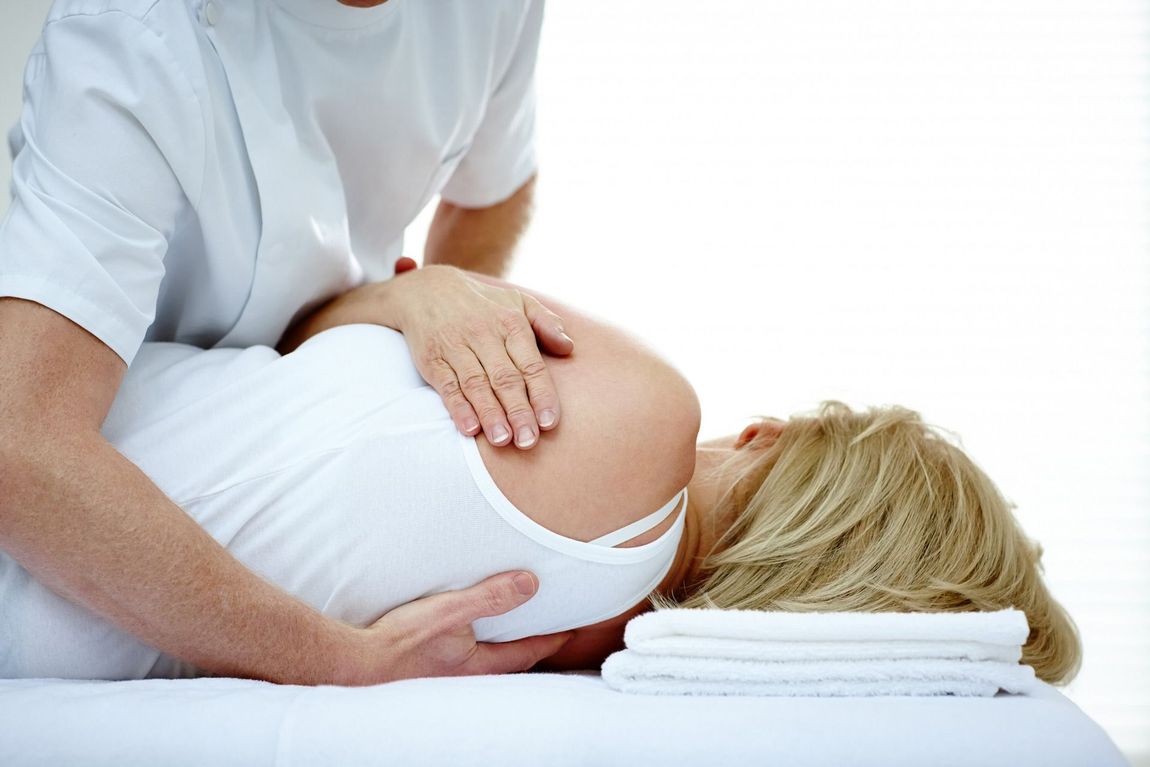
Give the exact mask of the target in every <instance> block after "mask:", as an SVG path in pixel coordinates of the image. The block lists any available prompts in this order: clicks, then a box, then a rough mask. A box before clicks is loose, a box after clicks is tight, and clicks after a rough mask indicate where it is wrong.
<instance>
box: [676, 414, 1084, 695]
mask: <svg viewBox="0 0 1150 767" xmlns="http://www.w3.org/2000/svg"><path fill="white" fill-rule="evenodd" d="M767 442H768V439H767V438H766V437H765V436H764V434H762V433H760V435H759V436H758V437H756V438H755V439H754V440H752V442H751V445H750V446H751V447H752V448H753V447H755V446H756V443H759V447H760V448H761V449H758V450H739V451H737V452H736V454H735V456H734V457H733V458H732V459H731V460H730V462H728V463H727V464H724V465H723V466H722V467H720V468H719V471H720V472H725V473H727V474H729V475H732V476H734V477H735V479H734V481H733V482H732V483H731V486H730V489H729V490H728V491H727V492H726V493H725V494H724V495H723V496H722V497H721V498H720V500H719V501H718V505H719V508H717V509H716V510H715V512H716V514H718V515H720V516H719V517H718V518H720V519H724V518H733V519H734V524H733V525H732V526H731V528H730V530H729V531H728V532H727V533H726V535H724V536H723V538H722V539H720V541H719V543H718V545H716V547H715V550H714V551H713V552H712V553H711V554H710V555H709V556H708V557H706V559H705V560H704V562H703V570H702V575H701V577H700V579H699V581H697V582H696V583H695V584H692V585H688V586H687V589H686V594H685V595H684V594H678V595H676V596H679V597H681V598H680V599H677V600H669V599H666V598H657V599H656V603H657V606H660V607H667V606H681V607H724V608H734V609H761V610H787V611H863V612H882V611H887V612H889V611H894V612H923V611H925V612H940V611H948V612H956V611H969V610H998V609H1003V608H1007V607H1015V608H1017V609H1019V610H1022V611H1024V612H1025V613H1026V618H1027V620H1028V621H1029V623H1030V636H1029V637H1028V639H1027V641H1026V644H1025V646H1024V647H1023V657H1022V660H1023V662H1024V663H1027V664H1030V665H1031V666H1033V667H1034V670H1035V672H1036V673H1037V675H1038V676H1039V677H1040V678H1042V679H1044V680H1046V681H1049V682H1067V681H1069V680H1070V679H1071V678H1072V677H1073V676H1074V675H1075V673H1077V671H1078V666H1079V662H1080V657H1081V649H1080V646H1079V640H1078V634H1077V631H1076V630H1075V627H1074V624H1073V622H1072V621H1071V620H1070V617H1069V616H1068V615H1067V614H1066V612H1065V610H1063V608H1062V606H1061V605H1059V604H1058V602H1056V601H1055V600H1054V598H1053V597H1052V596H1051V595H1050V593H1049V592H1048V591H1047V589H1046V586H1045V585H1044V584H1043V582H1042V578H1041V565H1040V562H1039V560H1040V557H1041V549H1040V547H1039V546H1038V545H1037V544H1035V543H1033V542H1031V541H1030V540H1028V539H1027V538H1026V536H1025V535H1024V534H1023V532H1022V530H1021V528H1020V527H1019V526H1018V523H1017V522H1016V521H1015V519H1014V516H1013V515H1012V514H1011V512H1010V509H1011V506H1010V505H1009V504H1008V503H1007V502H1006V500H1005V499H1004V498H1003V497H1002V495H1001V494H1000V493H999V491H998V489H997V488H996V487H995V486H994V484H993V483H992V482H991V481H990V479H989V478H988V477H987V476H986V475H985V474H984V473H983V472H982V471H981V470H980V469H979V468H978V467H977V466H975V465H974V463H973V462H972V461H971V460H970V459H969V458H968V457H967V456H966V455H965V454H964V453H963V452H962V451H961V450H959V449H958V448H957V447H955V446H954V445H952V444H951V443H950V442H948V441H947V440H946V439H944V438H943V437H942V436H940V434H939V433H938V432H936V431H935V430H933V429H931V428H930V427H928V426H927V425H926V424H925V423H923V421H922V419H921V418H920V417H919V415H918V414H917V413H914V412H912V411H910V410H906V409H904V408H900V407H888V408H873V409H871V410H868V411H866V412H855V411H852V410H851V409H850V408H849V407H847V406H846V405H844V404H842V403H839V402H825V403H823V405H822V406H821V408H820V409H819V411H818V412H817V413H816V414H814V415H813V416H807V417H796V418H793V419H791V420H790V421H789V422H787V424H786V426H785V427H784V428H783V429H782V431H781V433H780V434H779V436H778V439H777V441H776V442H775V443H774V444H773V445H768V444H767ZM748 456H750V457H748ZM726 515H730V516H726Z"/></svg>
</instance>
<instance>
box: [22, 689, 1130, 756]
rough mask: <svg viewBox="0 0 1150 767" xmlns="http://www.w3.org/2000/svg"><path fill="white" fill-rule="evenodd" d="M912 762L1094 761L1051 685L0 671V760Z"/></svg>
mask: <svg viewBox="0 0 1150 767" xmlns="http://www.w3.org/2000/svg"><path fill="white" fill-rule="evenodd" d="M80 763H82V764H85V765H116V767H125V766H127V765H135V764H140V765H145V764H147V765H153V764H164V765H168V766H169V767H179V765H202V764H211V765H214V766H217V767H226V765H243V766H244V767H259V766H260V765H269V766H271V765H275V766H276V767H297V766H298V767H305V766H310V765H315V764H353V763H354V764H360V765H381V766H384V765H386V767H394V765H400V764H401V765H405V766H407V765H410V766H412V767H419V765H440V764H500V765H504V766H506V767H516V766H517V765H524V766H526V765H530V766H531V767H535V766H536V765H540V764H546V765H554V766H555V767H562V766H563V765H584V764H595V765H626V766H627V767H636V766H637V765H645V764H657V765H660V767H668V766H669V765H689V766H690V767H698V766H699V765H701V764H725V763H731V764H736V763H747V764H750V763H755V764H787V765H793V766H794V767H816V766H822V765H843V764H850V765H857V766H858V767H866V766H868V765H876V767H877V766H879V765H881V766H882V767H899V766H900V765H914V766H915V767H918V766H919V765H924V764H929V765H934V766H936V767H945V766H946V765H971V764H977V765H981V766H982V767H996V766H997V765H1003V766H1004V767H1005V766H1006V765H1009V766H1010V767H1020V766H1022V765H1036V766H1037V765H1041V766H1042V767H1059V766H1060V765H1066V766H1067V767H1070V766H1071V765H1073V766H1074V767H1079V766H1080V765H1087V764H1088V765H1092V767H1111V766H1115V767H1117V766H1118V765H1123V764H1125V762H1124V760H1123V759H1122V757H1121V756H1120V755H1119V754H1118V752H1117V750H1116V749H1115V747H1114V745H1113V744H1112V743H1111V741H1110V740H1109V739H1108V738H1107V736H1106V735H1105V734H1104V733H1103V731H1102V730H1101V728H1099V727H1098V725H1097V724H1095V723H1094V722H1093V721H1091V720H1090V719H1089V718H1088V717H1087V716H1086V715H1085V714H1083V713H1082V712H1081V711H1080V710H1079V709H1078V708H1077V707H1076V706H1075V705H1074V704H1073V703H1071V702H1070V701H1069V700H1067V699H1066V698H1064V697H1063V696H1062V695H1060V694H1059V693H1058V692H1057V691H1056V690H1054V689H1053V688H1051V687H1049V686H1046V685H1042V686H1041V687H1040V688H1038V689H1037V690H1036V692H1035V693H1034V694H1032V695H1025V696H998V697H995V698H930V699H923V698H866V699H857V698H808V699H795V698H717V697H649V696H642V695H623V694H620V693H616V692H613V691H611V690H610V689H608V688H607V687H606V685H605V684H604V683H603V681H602V680H601V679H600V678H599V677H598V676H597V675H554V674H526V675H516V676H502V677H472V678H461V679H420V680H412V681H406V682H397V683H395V684H391V685H382V686H378V687H370V688H334V687H320V688H302V687H278V686H275V685H270V684H266V683H262V682H250V681H243V680H236V679H191V680H145V681H135V682H72V681H60V680H13V681H0V764H3V765H5V767H22V766H23V765H41V764H80Z"/></svg>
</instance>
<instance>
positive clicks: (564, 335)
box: [559, 330, 575, 345]
mask: <svg viewBox="0 0 1150 767" xmlns="http://www.w3.org/2000/svg"><path fill="white" fill-rule="evenodd" d="M559 335H561V336H563V337H564V338H566V339H567V340H568V341H570V342H571V344H572V345H574V343H575V342H574V341H572V340H571V336H569V335H567V334H566V333H564V332H563V331H562V330H560V331H559Z"/></svg>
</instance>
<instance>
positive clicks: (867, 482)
mask: <svg viewBox="0 0 1150 767" xmlns="http://www.w3.org/2000/svg"><path fill="white" fill-rule="evenodd" d="M429 268H431V269H434V268H440V267H429ZM405 279H408V277H407V276H406V275H400V276H398V277H397V278H396V280H397V281H402V280H405ZM524 292H525V293H526V291H524ZM539 298H540V299H541V300H542V301H543V302H544V304H546V305H547V306H549V307H550V308H552V309H553V310H555V311H556V312H559V313H560V314H561V315H562V316H563V317H564V319H565V322H566V329H567V331H568V333H569V334H570V335H571V336H572V337H574V338H576V339H577V340H578V347H577V351H576V353H574V354H572V355H571V356H570V357H566V358H554V359H552V360H550V362H549V365H548V367H549V369H550V371H551V375H552V377H553V379H554V382H555V386H556V387H557V390H558V394H559V396H560V398H561V400H562V402H563V407H564V415H563V424H562V426H561V427H560V428H558V429H556V430H554V431H551V432H547V433H546V434H544V436H543V438H542V440H541V441H540V443H539V444H538V445H537V446H536V447H535V448H534V449H532V450H531V451H509V450H506V449H502V450H501V449H498V448H495V447H493V446H492V445H490V444H489V443H488V441H487V440H486V439H484V438H483V437H474V438H473V437H467V436H463V435H462V434H460V433H459V431H458V430H457V429H456V427H455V426H454V425H453V423H452V420H451V418H450V417H449V415H448V412H447V410H446V409H445V407H444V405H443V403H442V401H441V399H440V397H439V395H438V394H437V393H436V392H435V391H434V390H432V389H431V388H430V387H428V386H427V384H426V383H425V382H424V381H423V380H422V379H421V378H420V375H419V373H418V372H417V371H416V368H415V366H414V365H413V363H412V359H411V356H410V352H409V351H408V347H407V345H406V344H405V343H404V339H403V337H402V336H401V335H400V334H399V333H397V332H395V331H393V330H389V329H387V328H384V327H379V326H375V325H363V324H343V325H340V326H337V327H334V328H330V329H328V326H329V325H331V324H333V323H336V322H340V323H354V322H355V316H354V311H353V310H349V308H348V306H347V305H346V304H344V305H342V306H329V307H327V308H325V309H321V310H320V312H319V313H318V314H317V315H315V316H313V317H312V318H310V319H309V320H308V321H305V322H303V323H300V324H298V325H297V326H296V327H297V331H296V333H295V334H294V337H292V338H289V339H286V341H287V344H286V346H295V345H297V344H298V348H295V349H294V350H293V351H290V353H287V354H284V355H282V356H281V355H280V354H279V353H278V352H277V351H276V350H274V349H271V348H267V347H254V348H249V349H243V350H240V349H214V350H209V351H203V350H200V349H197V348H193V347H189V346H182V345H177V344H147V345H145V348H144V350H143V351H141V353H140V354H139V355H138V357H137V359H136V361H135V362H134V363H133V365H132V367H131V369H130V370H129V372H128V374H127V376H126V378H125V380H124V382H123V384H122V386H121V388H120V393H119V396H118V398H117V400H116V403H115V405H114V406H113V408H112V411H111V413H110V415H109V417H108V419H107V421H106V422H105V425H104V434H105V436H106V437H107V438H108V439H109V440H110V441H111V442H112V443H113V444H114V445H116V447H117V448H118V449H119V450H120V451H121V452H122V453H124V454H125V455H126V456H127V457H128V458H130V459H131V460H132V461H133V462H134V463H136V464H137V465H138V466H139V467H140V468H142V469H143V470H144V472H145V473H147V474H148V476H149V477H151V479H152V480H153V481H154V482H156V484H157V485H158V486H159V487H160V488H161V489H162V490H163V491H164V492H165V493H166V494H167V495H168V496H169V497H170V498H172V499H173V500H174V501H176V503H178V504H179V505H180V506H181V507H182V508H183V509H184V510H185V511H186V512H187V513H188V514H189V515H191V517H193V518H194V519H195V520H196V521H197V522H198V523H199V524H200V525H201V526H202V527H203V528H204V529H205V530H207V531H208V532H209V533H210V534H211V535H212V536H213V537H214V538H215V539H217V540H218V541H219V542H220V543H221V544H223V545H224V546H225V547H227V549H228V550H229V551H230V552H231V553H232V554H233V555H235V556H236V557H237V558H238V559H239V560H241V561H242V562H244V563H245V564H246V565H247V566H248V567H250V568H251V569H253V570H254V571H256V572H257V573H259V574H261V575H262V576H263V577H265V578H267V579H269V580H270V581H272V582H274V583H276V584H278V585H279V586H281V587H282V588H284V589H286V590H287V591H289V592H291V593H292V594H294V595H296V596H297V597H299V598H301V599H302V600H304V601H306V602H308V603H309V604H311V605H312V606H313V607H314V608H315V609H316V610H319V611H321V612H323V613H324V614H326V615H329V616H332V617H335V618H338V619H340V620H342V621H345V622H347V623H350V624H353V625H355V626H369V625H371V624H372V623H373V622H374V621H376V620H378V619H379V618H380V616H382V615H383V614H384V613H386V612H388V611H389V610H392V609H393V608H398V609H408V608H405V607H400V606H401V605H405V604H406V603H408V602H410V601H411V600H414V599H417V598H419V597H422V596H426V595H429V594H434V593H438V592H443V591H448V590H453V589H459V588H464V587H467V586H469V585H471V584H474V583H476V582H477V581H480V580H482V579H483V578H485V577H486V576H489V575H491V574H493V573H496V572H501V571H506V570H515V569H522V570H526V571H530V572H532V573H534V574H535V575H536V577H537V578H538V593H537V594H536V596H535V597H534V598H532V599H531V600H530V601H528V602H527V603H526V604H524V605H523V606H521V607H518V608H516V609H514V610H512V611H511V612H509V613H506V614H504V615H499V616H497V617H491V618H481V619H479V620H476V621H474V623H473V628H474V632H475V635H476V636H477V637H478V639H480V640H483V641H492V642H504V641H509V640H515V639H519V638H522V637H529V636H533V635H541V634H552V633H558V632H570V639H569V640H568V641H567V642H566V644H564V645H563V646H562V648H561V649H560V650H559V651H558V652H557V653H556V654H555V655H553V656H552V657H551V658H549V659H548V660H547V661H546V662H545V664H544V665H545V667H547V668H596V667H597V666H598V664H599V663H601V661H602V660H603V659H604V658H605V657H606V656H607V655H608V654H609V653H610V652H612V651H614V650H616V649H618V648H620V647H621V645H622V632H623V627H624V625H625V623H626V622H627V620H628V619H629V618H631V617H633V616H635V615H637V614H639V613H641V612H643V611H644V610H647V609H650V606H651V602H652V598H653V599H654V601H656V602H659V603H661V604H665V605H670V604H677V605H682V606H708V607H723V608H738V609H764V610H799V611H844V610H846V611H851V610H853V611H964V610H996V609H1001V608H1005V607H1016V608H1018V609H1020V610H1023V611H1024V612H1025V613H1026V617H1027V619H1028V620H1029V623H1030V626H1031V633H1030V637H1029V640H1028V641H1027V643H1026V645H1025V647H1024V651H1023V662H1025V663H1028V664H1030V665H1032V666H1034V668H1035V671H1036V672H1037V675H1038V676H1039V677H1040V678H1042V679H1045V680H1047V681H1052V682H1057V681H1066V680H1068V679H1069V678H1070V677H1072V676H1073V674H1074V673H1075V671H1076V670H1077V666H1078V661H1079V655H1080V650H1079V645H1078V639H1077V636H1076V633H1075V630H1074V627H1073V624H1072V623H1071V621H1070V620H1069V618H1068V617H1067V615H1066V613H1065V612H1064V611H1063V609H1062V608H1061V606H1060V605H1059V604H1058V603H1057V602H1056V601H1055V600H1054V599H1053V598H1052V597H1051V595H1050V594H1049V592H1048V591H1047V589H1046V587H1045V586H1044V584H1043V582H1042V580H1041V577H1040V569H1039V550H1038V548H1037V546H1036V545H1034V544H1033V543H1031V542H1030V541H1028V540H1027V538H1026V537H1025V536H1024V535H1023V533H1022V531H1021V530H1020V528H1019V526H1018V524H1017V523H1016V521H1015V520H1014V518H1013V516H1012V515H1011V513H1010V510H1009V507H1008V505H1007V503H1006V502H1005V501H1004V500H1003V498H1002V496H1001V495H1000V494H999V492H998V490H997V489H996V488H995V487H994V485H993V484H992V483H991V482H990V480H989V479H988V478H987V477H986V476H985V475H984V474H983V473H982V472H981V471H980V470H979V469H978V468H977V467H976V466H975V465H974V464H973V463H972V462H971V461H970V459H969V458H967V457H966V455H964V454H963V453H962V452H961V451H960V450H958V449H957V448H956V447H954V446H953V445H951V444H950V443H949V442H947V441H946V440H944V439H943V438H942V437H940V436H939V435H938V434H937V433H936V432H934V431H932V430H931V429H930V428H928V427H927V426H926V425H924V424H923V423H922V421H921V420H920V419H919V417H918V416H917V415H916V414H915V413H913V412H910V411H908V410H904V409H902V408H882V409H874V410H871V411H868V412H855V411H852V410H850V409H849V408H847V407H846V406H844V405H841V404H838V403H825V404H824V405H823V406H822V407H821V408H820V409H819V411H818V412H817V413H815V414H813V415H808V416H801V417H795V418H792V419H790V420H789V421H779V420H774V419H763V420H757V421H755V422H754V423H752V424H750V425H748V426H746V428H744V429H743V430H742V432H740V433H739V434H737V435H733V436H730V437H726V438H722V439H718V440H714V441H710V442H704V443H701V444H698V445H696V443H695V440H696V437H697V433H698V428H699V404H698V402H697V400H696V398H695V394H694V391H693V390H692V388H691V386H690V384H688V383H687V381H685V380H684V379H683V378H682V376H680V375H679V374H678V373H677V372H676V371H675V370H673V369H672V368H671V367H670V366H669V365H668V364H666V363H665V362H664V361H662V360H661V359H659V358H658V357H657V356H656V355H654V354H653V353H652V352H651V351H649V350H648V349H646V348H644V347H643V346H642V345H640V344H639V343H637V342H636V341H635V340H633V339H632V338H630V337H628V336H627V335H625V334H624V333H623V332H621V331H620V330H618V329H616V328H612V327H610V326H609V325H606V324H604V323H602V322H599V321H596V320H593V319H591V318H589V317H587V316H586V315H583V314H580V313H579V312H577V311H576V310H574V309H572V308H570V307H567V306H561V305H560V304H558V303H557V302H555V301H552V300H551V299H547V298H542V297H539ZM353 308H354V307H353ZM325 313H326V314H325ZM319 331H323V332H319ZM188 577H190V578H191V577H195V576H194V574H188ZM0 611H2V612H3V613H4V616H5V618H4V622H5V624H6V626H5V629H6V630H7V631H8V633H9V635H10V640H9V641H8V642H7V643H6V644H7V648H6V649H7V653H6V655H5V656H4V657H0V666H2V668H0V671H3V675H4V676H26V677H27V676H41V677H48V676H53V677H55V676H59V677H90V678H107V679H122V678H139V677H147V676H180V675H188V674H194V673H197V672H196V669H195V668H194V667H192V666H191V665H190V664H187V663H184V662H181V661H179V660H178V659H175V658H172V657H169V656H166V655H163V654H162V653H160V652H159V651H157V650H155V649H152V648H150V647H148V646H146V645H144V644H142V643H140V642H139V641H137V640H135V639H134V638H132V637H131V636H129V635H127V634H125V633H123V632H121V631H119V630H118V629H116V628H115V627H113V626H112V625H111V624H108V623H105V622H104V621H102V620H101V619H99V618H98V617H96V616H95V615H93V614H91V613H88V612H87V611H85V610H83V609H82V608H79V607H75V606H73V605H72V604H70V603H69V602H66V601H65V600H63V599H61V598H59V597H57V596H56V595H55V594H53V593H52V592H51V591H49V590H47V589H46V588H44V587H42V586H41V585H39V584H38V583H37V582H36V581H34V580H32V579H31V577H30V576H28V574H27V573H26V572H24V571H23V570H22V569H21V568H20V567H19V566H18V565H17V564H16V563H15V562H14V561H13V560H11V559H9V558H8V557H6V556H4V555H2V554H0ZM571 630H574V631H571ZM411 641H417V639H416V638H412V640H411ZM370 678H373V677H372V674H371V669H369V668H364V669H347V671H346V677H345V680H346V681H347V682H348V683H357V682H359V681H362V680H365V679H370Z"/></svg>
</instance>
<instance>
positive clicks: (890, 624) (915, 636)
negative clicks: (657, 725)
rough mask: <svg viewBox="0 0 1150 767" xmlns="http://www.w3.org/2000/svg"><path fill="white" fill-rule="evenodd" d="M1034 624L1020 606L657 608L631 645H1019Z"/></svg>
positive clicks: (640, 622) (638, 621) (631, 626)
mask: <svg viewBox="0 0 1150 767" xmlns="http://www.w3.org/2000/svg"><path fill="white" fill-rule="evenodd" d="M1029 632H1030V628H1029V626H1028V625H1027V623H1026V614H1025V613H1023V612H1022V611H1021V610H998V611H997V612H968V613H841V612H840V613H783V612H766V611H762V610H683V609H674V610H655V611H654V612H649V613H644V614H643V615H640V616H638V617H636V618H633V619H632V620H631V621H630V622H629V623H628V624H627V629H626V632H625V634H624V637H623V639H624V641H625V642H626V644H627V647H632V648H635V647H637V646H638V645H637V644H636V643H637V642H639V641H641V640H648V639H656V638H661V637H672V636H689V637H710V638H719V639H743V640H768V641H775V642H779V641H799V642H827V641H840V642H841V641H851V642H863V641H878V642H888V641H895V642H902V641H910V640H915V641H943V642H981V643H984V644H992V645H1005V646H1008V647H1013V646H1016V645H1017V646H1021V645H1022V643H1024V642H1025V641H1026V637H1027V635H1028V634H1029Z"/></svg>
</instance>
